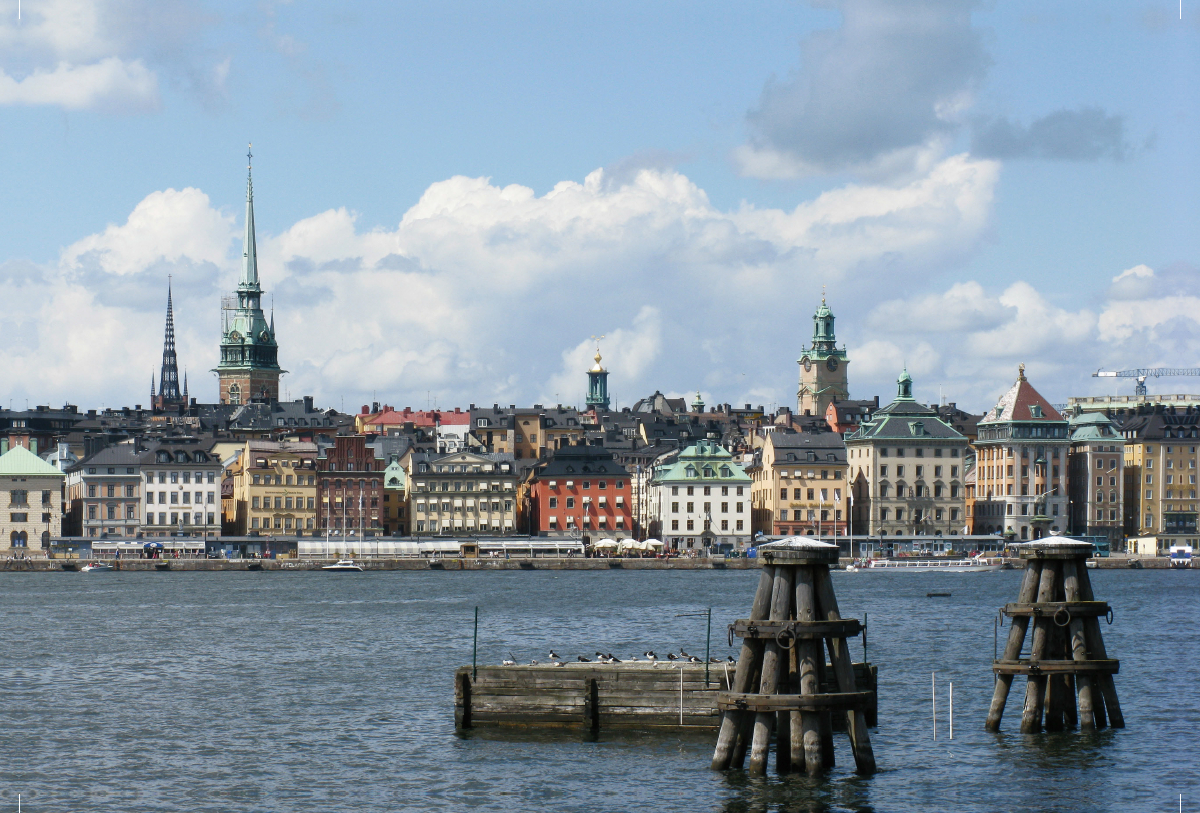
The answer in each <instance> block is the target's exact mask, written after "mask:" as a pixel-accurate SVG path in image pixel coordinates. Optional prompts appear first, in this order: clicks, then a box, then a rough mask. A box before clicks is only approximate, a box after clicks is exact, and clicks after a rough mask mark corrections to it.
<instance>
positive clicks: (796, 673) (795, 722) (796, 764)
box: [788, 571, 805, 771]
mask: <svg viewBox="0 0 1200 813" xmlns="http://www.w3.org/2000/svg"><path fill="white" fill-rule="evenodd" d="M800 579H801V573H800V572H799V571H797V573H796V591H797V595H796V604H795V607H794V608H793V609H794V612H795V615H796V620H797V621H801V620H803V619H801V618H800V596H799V590H800ZM801 643H803V642H801V641H797V642H796V645H795V646H793V647H792V651H791V652H790V653H788V654H789V655H790V658H789V661H790V662H791V675H790V678H791V680H790V682H789V683H788V693H789V694H800V644H801ZM788 723H789V725H788V728H789V731H788V745H789V746H791V748H790V753H789V754H788V764H789V766H790V767H791V769H792V770H793V771H803V770H804V765H805V760H804V729H803V727H802V726H801V716H800V711H799V710H798V709H797V710H794V711H792V712H790V713H789V715H788Z"/></svg>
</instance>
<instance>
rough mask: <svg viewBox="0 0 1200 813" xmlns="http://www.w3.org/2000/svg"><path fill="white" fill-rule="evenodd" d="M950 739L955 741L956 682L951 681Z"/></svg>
mask: <svg viewBox="0 0 1200 813" xmlns="http://www.w3.org/2000/svg"><path fill="white" fill-rule="evenodd" d="M950 739H954V681H953V680H952V681H950Z"/></svg>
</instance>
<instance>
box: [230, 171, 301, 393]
mask: <svg viewBox="0 0 1200 813" xmlns="http://www.w3.org/2000/svg"><path fill="white" fill-rule="evenodd" d="M246 157H247V159H249V158H250V154H249V153H247V155H246ZM236 297H237V304H236V305H235V306H233V307H226V308H225V309H224V311H223V313H222V325H221V362H220V364H218V365H217V369H216V370H214V372H215V373H217V375H218V377H219V378H220V380H221V384H220V386H221V390H220V399H221V403H222V404H248V403H250V402H251V401H252V400H258V401H266V402H271V401H278V400H279V376H280V375H281V374H283V373H284V372H286V370H281V369H279V345H277V344H276V343H275V317H274V314H272V316H271V321H270V322H268V321H267V318H266V316H265V315H264V314H263V309H262V286H261V285H259V283H258V250H257V248H256V246H255V244H254V184H253V183H252V182H251V179H250V168H249V167H248V166H247V167H246V235H245V238H244V241H243V243H242V279H241V282H239V283H238V287H237V293H236Z"/></svg>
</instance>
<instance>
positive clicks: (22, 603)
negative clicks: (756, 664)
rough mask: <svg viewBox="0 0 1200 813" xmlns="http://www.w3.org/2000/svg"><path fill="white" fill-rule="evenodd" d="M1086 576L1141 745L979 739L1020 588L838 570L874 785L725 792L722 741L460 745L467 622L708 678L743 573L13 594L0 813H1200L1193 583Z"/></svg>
mask: <svg viewBox="0 0 1200 813" xmlns="http://www.w3.org/2000/svg"><path fill="white" fill-rule="evenodd" d="M1091 577H1092V580H1093V584H1094V586H1095V590H1096V596H1097V598H1098V599H1101V600H1105V601H1108V602H1109V603H1110V604H1111V605H1112V606H1113V608H1114V610H1115V619H1114V623H1113V624H1112V626H1103V634H1104V638H1105V643H1106V645H1107V647H1108V651H1109V653H1110V657H1116V658H1119V659H1120V661H1121V671H1120V674H1119V675H1117V677H1116V685H1117V691H1118V693H1119V695H1120V698H1121V704H1122V707H1123V709H1124V712H1125V719H1126V721H1127V725H1128V727H1127V728H1126V729H1124V730H1104V731H1101V732H1098V733H1091V734H1080V733H1077V732H1070V733H1064V734H1053V735H1038V736H1023V735H1021V734H1019V733H1017V725H1018V723H1019V717H1020V706H1021V699H1022V696H1023V694H1024V680H1023V679H1020V678H1019V679H1018V680H1017V681H1016V682H1015V683H1014V691H1013V694H1012V695H1011V696H1010V698H1009V703H1008V709H1007V712H1006V717H1005V721H1004V726H1003V728H1004V731H1003V732H1002V733H1001V734H999V735H992V734H987V733H986V732H984V731H983V720H984V717H985V716H986V713H987V707H988V702H989V700H990V697H991V690H992V674H991V670H990V663H991V659H992V655H993V632H994V626H993V625H994V619H995V618H996V616H997V608H999V607H1000V606H1002V605H1003V604H1005V603H1007V602H1011V601H1015V600H1016V595H1017V590H1018V585H1019V580H1020V572H1019V571H1003V572H995V573H960V574H954V573H903V572H883V573H880V572H875V573H859V574H848V573H836V574H835V575H834V585H835V589H836V591H837V594H838V599H839V603H840V604H841V607H842V610H843V614H844V615H847V616H849V615H857V616H858V617H859V618H862V617H863V614H864V613H866V614H867V615H868V616H869V618H868V623H869V627H868V652H867V655H868V658H869V660H871V661H872V662H874V663H876V664H877V665H878V666H879V687H880V688H879V691H880V697H879V727H878V728H877V729H873V730H872V731H871V738H872V743H873V745H874V749H875V755H876V760H877V762H878V764H879V766H880V769H881V770H880V772H879V773H878V774H877V775H875V776H871V777H858V776H856V775H855V774H854V773H853V760H852V759H851V756H850V753H849V747H848V745H847V743H846V741H845V739H844V737H839V741H838V746H837V747H838V754H837V757H838V763H837V767H836V769H835V770H834V771H833V772H832V773H831V774H830V775H828V776H827V777H825V778H823V779H820V780H813V779H809V778H807V777H803V776H787V777H779V776H775V775H774V774H771V775H768V776H767V777H766V778H764V779H750V778H747V777H746V776H745V775H744V774H742V773H740V772H731V773H729V774H722V773H715V772H712V771H710V770H709V769H708V763H709V760H710V758H711V756H712V749H713V744H714V742H715V734H713V735H703V736H701V735H677V734H670V735H659V734H654V735H650V734H608V733H604V732H602V733H601V734H600V736H599V737H598V738H595V739H588V738H585V737H582V736H580V735H577V734H574V735H572V734H559V735H547V734H537V733H528V734H520V735H517V734H499V733H495V732H473V733H470V734H468V735H466V736H459V735H456V733H455V731H454V708H453V689H454V687H453V673H454V669H455V668H456V667H458V666H461V665H464V664H469V663H470V662H471V654H472V620H473V613H474V608H475V607H476V606H478V607H479V618H480V622H479V650H478V657H479V660H480V662H481V663H485V662H486V663H499V662H500V661H501V660H503V659H504V658H505V657H507V656H508V655H510V654H511V655H513V656H514V657H515V658H516V659H517V660H518V661H525V662H528V661H529V660H530V659H534V658H536V659H538V660H543V661H544V660H545V659H546V655H547V653H548V652H549V651H550V650H551V649H554V650H555V651H556V652H557V653H558V654H559V655H562V656H564V657H570V658H574V657H575V656H576V655H580V654H583V655H586V656H588V657H592V656H593V653H595V652H596V651H597V650H599V651H601V652H611V653H613V654H615V655H617V656H618V657H625V656H627V655H630V654H635V653H636V654H637V655H639V656H640V655H641V653H642V652H644V651H645V650H647V649H653V650H655V651H657V652H658V653H660V654H663V653H665V652H667V651H676V652H677V651H678V650H679V648H680V647H683V648H684V649H686V650H687V651H688V652H689V653H692V654H698V655H702V654H703V653H704V651H705V618H704V616H703V614H702V613H703V611H704V610H705V609H707V608H708V607H710V606H711V607H712V619H713V629H712V639H711V645H712V653H713V654H714V655H718V656H721V657H724V656H725V655H727V654H730V653H733V652H734V650H733V649H731V648H730V647H729V646H728V643H727V639H726V632H725V626H726V624H728V623H729V622H731V621H732V620H734V619H735V618H739V617H744V616H745V615H746V614H747V612H748V610H749V606H750V601H751V598H752V597H753V593H754V589H755V585H756V583H757V579H758V573H757V572H756V571H729V572H722V571H686V572H673V571H644V572H622V571H620V570H613V571H611V572H576V571H526V572H521V571H505V572H470V571H467V572H386V573H359V574H329V573H319V572H317V573H271V572H266V573H263V572H259V573H250V572H247V573H128V572H116V573H103V574H82V573H75V574H68V573H6V574H2V575H0V594H2V595H3V605H2V608H0V633H2V634H3V653H4V654H3V659H2V661H0V694H2V696H3V704H2V705H0V808H2V809H4V810H8V809H11V810H16V809H17V804H16V803H17V795H18V794H21V797H22V809H23V810H24V811H26V812H27V813H48V812H49V811H56V812H58V811H61V812H62V813H84V812H85V811H121V812H122V813H130V812H131V811H189V813H193V812H196V811H214V812H215V811H222V813H227V812H228V811H243V810H244V811H279V812H280V813H283V812H284V811H287V812H288V813H294V812H295V811H393V810H465V809H480V810H506V811H511V810H554V811H592V810H614V811H622V810H689V811H792V810H802V811H818V810H831V811H840V810H852V811H905V810H955V811H989V813H990V811H997V810H1031V811H1036V810H1070V811H1130V810H1162V811H1167V810H1176V809H1177V807H1178V804H1179V796H1180V794H1182V796H1183V808H1184V810H1188V809H1191V810H1198V809H1200V768H1198V767H1197V749H1198V744H1200V733H1198V732H1200V702H1198V701H1197V692H1196V673H1195V670H1196V667H1197V666H1198V665H1200V626H1198V624H1197V619H1198V615H1200V612H1198V611H1200V598H1198V597H1200V573H1191V572H1172V571H1154V570H1143V571H1105V570H1096V571H1092V572H1091ZM929 592H949V593H951V595H950V596H948V597H936V598H930V597H927V595H926V594H927V593H929ZM1006 632H1007V626H1005V627H1004V628H1002V629H1001V630H1000V645H1001V646H1003V642H1004V635H1005V634H1006ZM851 651H852V653H853V654H854V656H855V660H859V659H860V658H861V655H862V647H861V644H859V643H853V644H852V648H851ZM714 668H717V669H720V667H714ZM931 673H936V680H937V685H938V687H939V689H940V691H939V697H938V718H939V719H938V724H937V734H938V736H937V739H936V740H935V739H934V737H933V719H932V703H931V696H930V695H931V691H930V684H931ZM950 682H953V683H954V739H953V740H951V739H949V720H948V715H947V712H948V707H947V705H948V692H947V691H946V690H947V689H948V687H949V684H950Z"/></svg>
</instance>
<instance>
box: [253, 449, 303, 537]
mask: <svg viewBox="0 0 1200 813" xmlns="http://www.w3.org/2000/svg"><path fill="white" fill-rule="evenodd" d="M239 463H240V465H239V466H238V467H237V472H236V473H235V474H234V475H233V486H232V488H233V499H234V500H235V503H236V519H235V531H234V533H235V534H237V535H238V536H246V535H247V534H251V533H256V534H262V535H266V534H269V533H274V534H285V535H291V534H296V535H300V534H303V533H309V534H312V533H313V532H314V531H315V530H316V527H317V478H316V463H317V444H315V443H310V442H306V441H270V440H248V441H246V442H245V444H244V445H243V447H242V449H241V452H240V455H239Z"/></svg>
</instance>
